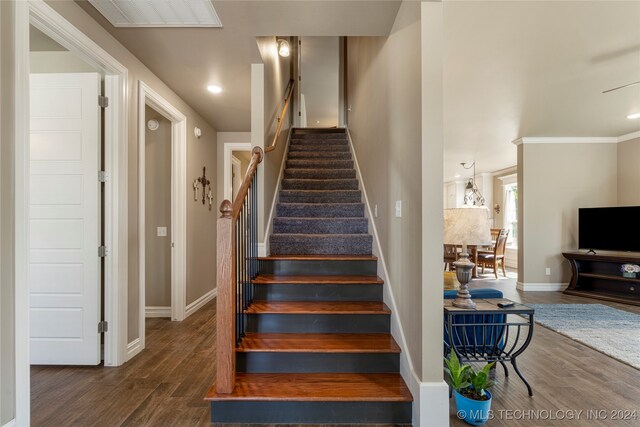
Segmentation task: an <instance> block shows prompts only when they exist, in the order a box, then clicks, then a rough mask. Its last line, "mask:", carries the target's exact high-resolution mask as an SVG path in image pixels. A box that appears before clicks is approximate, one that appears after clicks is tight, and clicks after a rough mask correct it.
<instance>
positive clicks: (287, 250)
mask: <svg viewBox="0 0 640 427" xmlns="http://www.w3.org/2000/svg"><path fill="white" fill-rule="evenodd" d="M372 244H373V237H372V236H371V235H370V234H288V233H280V234H272V235H271V237H270V239H269V246H270V249H271V251H270V253H271V254H273V255H289V254H310V255H371V248H372Z"/></svg>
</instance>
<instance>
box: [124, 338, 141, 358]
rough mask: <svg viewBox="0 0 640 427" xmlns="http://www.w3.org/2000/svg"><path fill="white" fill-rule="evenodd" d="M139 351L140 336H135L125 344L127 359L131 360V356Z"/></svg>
mask: <svg viewBox="0 0 640 427" xmlns="http://www.w3.org/2000/svg"><path fill="white" fill-rule="evenodd" d="M141 351H142V343H141V342H140V338H136V339H135V340H133V341H131V342H130V343H129V344H127V360H131V358H132V357H134V356H136V355H137V354H138V353H140V352H141Z"/></svg>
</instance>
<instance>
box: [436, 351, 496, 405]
mask: <svg viewBox="0 0 640 427" xmlns="http://www.w3.org/2000/svg"><path fill="white" fill-rule="evenodd" d="M444 363H445V367H444V371H445V373H446V374H447V377H448V379H449V384H450V385H451V387H452V388H453V389H454V390H455V391H457V392H458V393H460V394H462V395H463V396H466V397H468V398H470V399H473V400H487V399H488V397H487V394H486V393H485V390H486V389H488V388H489V387H491V386H492V385H493V382H492V381H491V380H489V371H490V369H491V368H492V367H493V365H495V362H491V363H488V364H486V365H485V366H484V367H483V368H482V369H481V370H479V371H476V370H474V369H473V367H472V366H471V365H464V364H461V363H460V360H459V359H458V355H456V352H455V351H452V352H451V353H449V358H448V359H447V358H445V359H444Z"/></svg>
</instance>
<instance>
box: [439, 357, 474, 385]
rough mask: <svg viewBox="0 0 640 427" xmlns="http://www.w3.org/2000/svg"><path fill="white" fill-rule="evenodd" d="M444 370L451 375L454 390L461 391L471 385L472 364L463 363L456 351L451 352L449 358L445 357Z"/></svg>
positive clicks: (450, 379)
mask: <svg viewBox="0 0 640 427" xmlns="http://www.w3.org/2000/svg"><path fill="white" fill-rule="evenodd" d="M444 364H445V368H444V371H445V372H446V373H447V375H448V377H449V384H450V385H451V387H453V389H454V390H456V391H459V390H461V389H463V388H467V387H469V386H470V385H471V383H470V382H469V373H470V370H471V366H470V365H461V364H460V360H459V359H458V355H456V352H455V351H452V352H451V353H449V358H448V359H447V358H446V357H445V358H444Z"/></svg>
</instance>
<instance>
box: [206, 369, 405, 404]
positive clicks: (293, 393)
mask: <svg viewBox="0 0 640 427" xmlns="http://www.w3.org/2000/svg"><path fill="white" fill-rule="evenodd" d="M205 400H209V401H228V400H240V401H287V402H289V401H314V402H412V401H413V397H412V395H411V392H410V391H409V388H408V387H407V385H406V384H405V382H404V380H403V379H402V376H400V374H398V373H392V374H386V373H385V374H380V373H376V374H353V373H331V374H317V373H300V374H291V373H282V374H256V373H244V372H238V373H237V374H236V386H235V388H234V390H233V392H232V393H229V394H218V393H216V388H215V386H214V387H211V389H209V391H208V392H207V395H206V396H205Z"/></svg>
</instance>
